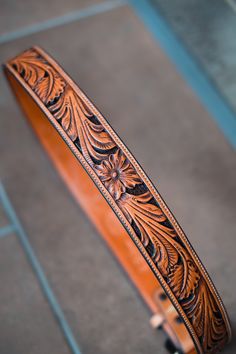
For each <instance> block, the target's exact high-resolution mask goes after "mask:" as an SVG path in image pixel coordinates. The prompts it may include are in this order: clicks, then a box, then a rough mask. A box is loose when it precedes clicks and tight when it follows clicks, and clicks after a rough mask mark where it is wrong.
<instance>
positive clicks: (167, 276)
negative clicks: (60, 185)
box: [5, 48, 231, 354]
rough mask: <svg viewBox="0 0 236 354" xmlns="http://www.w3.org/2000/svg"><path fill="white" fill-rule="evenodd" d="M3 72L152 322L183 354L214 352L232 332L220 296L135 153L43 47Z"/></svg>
mask: <svg viewBox="0 0 236 354" xmlns="http://www.w3.org/2000/svg"><path fill="white" fill-rule="evenodd" d="M5 73H6V75H7V78H8V80H9V82H10V84H11V86H12V88H13V91H14V93H15V95H16V97H17V99H18V101H19V102H20V104H21V106H22V108H23V110H24V112H25V113H26V116H27V118H28V120H29V121H30V123H31V125H32V127H33V128H34V130H35V132H36V134H37V136H38V137H39V139H40V141H41V143H42V144H43V146H44V147H45V149H46V150H47V152H48V154H49V155H50V157H51V159H52V161H53V163H54V165H55V166H56V168H57V169H58V171H59V172H60V174H61V176H62V177H63V179H64V181H65V182H66V184H67V186H68V187H69V189H70V190H71V192H72V194H73V195H74V197H75V198H76V200H77V201H78V202H79V204H80V205H81V206H82V207H83V209H84V210H85V212H86V213H87V215H88V217H89V218H90V219H91V221H92V222H93V223H94V224H95V225H96V227H97V229H98V231H99V232H100V234H101V235H102V236H103V238H104V239H105V240H106V242H107V243H108V245H109V246H110V248H111V249H112V251H113V252H114V254H115V255H116V257H117V258H118V259H119V261H120V263H121V264H122V265H123V267H124V268H125V269H126V271H127V273H128V274H129V276H130V278H131V279H132V281H133V282H134V284H135V285H136V287H137V288H138V290H139V292H140V294H141V295H142V297H143V298H144V300H145V301H146V303H147V305H148V306H149V308H150V309H151V311H152V313H153V316H152V318H151V324H152V326H153V327H159V326H162V327H163V329H164V330H165V331H166V332H167V334H168V336H169V337H170V338H171V340H172V342H173V343H174V345H175V346H176V348H177V349H178V350H180V351H181V352H182V353H186V354H196V353H216V352H217V351H218V350H219V349H221V348H222V347H223V346H224V345H225V343H226V342H228V341H229V338H230V333H231V332H230V325H229V321H228V318H227V315H226V312H225V310H224V307H223V305H222V302H221V300H220V298H219V295H218V294H217V293H216V290H215V288H214V286H213V284H212V282H211V280H210V278H209V276H208V275H207V273H206V272H205V270H204V268H203V267H202V265H201V263H200V261H199V259H198V258H197V256H196V254H195V253H194V251H193V250H192V248H191V246H190V244H189V242H188V241H187V239H186V236H185V235H184V234H183V232H182V230H181V229H180V228H179V226H178V224H177V223H176V221H175V219H174V218H173V216H172V214H171V213H170V211H169V210H168V208H167V207H166V206H165V204H164V202H163V200H162V199H161V197H160V196H159V195H158V193H157V192H156V190H155V189H154V187H153V186H152V185H151V183H150V181H149V180H148V179H147V177H146V176H145V174H144V172H143V171H142V170H141V168H140V166H139V165H138V164H137V162H136V161H135V160H134V158H133V156H132V155H131V154H130V152H129V151H128V150H127V149H126V147H125V146H124V145H123V144H122V143H121V141H120V140H119V139H118V137H117V136H116V135H115V133H114V132H113V130H112V129H111V128H110V126H109V125H108V123H107V122H106V121H105V119H104V118H103V117H102V116H101V115H100V113H99V112H98V111H97V110H96V108H95V107H94V106H93V105H92V104H91V102H90V101H89V100H88V98H87V97H86V96H85V95H84V94H83V93H82V92H81V91H80V90H79V89H78V87H76V85H75V84H74V83H73V82H72V81H71V79H70V78H69V77H68V76H67V75H66V74H65V73H64V72H63V71H62V69H61V68H60V67H59V66H58V65H57V64H56V63H55V62H54V61H53V60H52V59H51V58H50V57H49V56H48V55H47V54H46V53H45V52H43V51H42V50H41V49H39V48H34V49H30V50H28V51H26V52H24V53H23V54H21V55H19V56H18V57H16V58H14V59H13V60H11V61H9V62H8V63H7V64H6V66H5ZM45 73H46V74H45ZM61 100H62V101H61ZM95 118H96V119H95ZM98 147H99V148H98ZM99 159H100V160H99ZM98 160H99V161H98ZM95 184H96V185H95ZM137 186H139V187H137ZM140 186H141V187H142V188H143V191H141V189H140V188H141V187H140ZM138 188H139V189H138ZM150 196H151V198H152V199H150ZM134 223H135V224H136V227H135V226H134ZM137 228H138V229H139V230H137ZM147 240H148V241H147ZM147 242H148V244H147ZM150 247H152V249H151V251H150ZM155 247H156V249H155ZM164 252H165V253H164ZM164 256H166V258H163V257H164ZM168 262H169V263H168Z"/></svg>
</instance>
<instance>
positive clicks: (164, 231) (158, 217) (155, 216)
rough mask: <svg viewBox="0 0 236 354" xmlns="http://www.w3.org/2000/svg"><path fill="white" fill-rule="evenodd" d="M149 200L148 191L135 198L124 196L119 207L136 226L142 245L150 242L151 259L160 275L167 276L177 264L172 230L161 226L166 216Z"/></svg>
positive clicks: (150, 197)
mask: <svg viewBox="0 0 236 354" xmlns="http://www.w3.org/2000/svg"><path fill="white" fill-rule="evenodd" d="M151 199H152V196H151V194H150V192H149V191H147V192H145V193H144V194H141V195H137V196H134V195H125V196H124V197H123V198H121V200H120V201H119V205H120V207H121V209H122V211H123V212H124V214H125V215H126V216H127V217H128V218H129V219H131V220H133V221H134V222H135V224H136V225H137V227H138V229H139V231H140V234H141V241H142V243H143V245H144V246H145V247H147V246H148V244H149V242H150V241H151V243H152V245H153V254H152V258H153V260H154V262H155V263H156V264H157V267H158V268H159V269H160V271H161V272H162V274H163V275H164V276H167V275H168V273H169V270H170V268H172V267H173V266H174V265H176V264H177V262H178V258H179V255H178V252H177V250H176V247H175V240H174V238H173V237H174V233H173V230H172V229H170V228H169V227H167V226H165V225H163V224H162V222H164V221H166V216H165V215H164V214H163V212H162V210H161V209H160V208H159V207H158V206H157V205H153V204H151V203H148V201H150V200H151Z"/></svg>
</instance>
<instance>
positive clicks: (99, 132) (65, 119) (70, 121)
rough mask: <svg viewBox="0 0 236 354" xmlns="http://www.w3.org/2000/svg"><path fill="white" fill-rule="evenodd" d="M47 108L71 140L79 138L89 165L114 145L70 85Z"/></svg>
mask: <svg viewBox="0 0 236 354" xmlns="http://www.w3.org/2000/svg"><path fill="white" fill-rule="evenodd" d="M49 109H50V111H51V112H52V114H53V115H54V117H55V118H56V119H57V120H59V121H60V122H61V125H62V127H63V129H64V130H65V132H66V133H67V135H68V136H69V137H70V138H71V140H72V141H75V140H76V139H79V143H80V146H81V150H82V153H83V156H84V157H85V158H86V160H87V161H88V162H89V163H90V165H93V164H94V160H96V161H101V160H102V159H104V158H105V157H106V156H107V155H108V154H109V152H110V150H111V149H113V148H114V147H116V144H115V143H114V141H113V139H112V138H111V137H110V135H109V134H108V133H107V132H106V131H105V129H104V128H103V126H102V125H101V124H99V123H97V124H96V123H94V122H93V121H92V120H91V118H93V117H94V115H93V114H92V113H91V111H90V110H89V108H88V107H87V106H86V104H85V103H84V102H83V101H82V100H81V98H80V97H78V95H77V94H76V93H75V92H74V91H73V90H72V89H71V88H70V87H67V88H66V89H65V92H64V93H63V94H62V96H61V97H60V98H59V100H58V101H57V102H56V103H55V104H53V105H52V106H50V107H49Z"/></svg>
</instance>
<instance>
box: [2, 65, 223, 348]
mask: <svg viewBox="0 0 236 354" xmlns="http://www.w3.org/2000/svg"><path fill="white" fill-rule="evenodd" d="M13 63H14V62H13ZM7 69H8V70H9V71H8V72H7V75H8V78H9V80H10V82H11V84H12V86H13V89H14V92H15V94H16V95H17V98H18V99H19V101H20V103H21V105H22V107H23V109H24V111H25V112H26V114H27V117H28V119H29V120H30V122H31V124H32V125H33V127H34V129H35V131H36V133H37V134H38V136H39V138H40V140H41V142H42V144H43V145H44V147H45V148H46V149H47V151H48V153H49V155H50V156H51V158H52V160H53V161H54V164H55V165H56V167H57V168H58V170H59V171H60V173H61V175H62V177H63V178H64V180H65V181H66V183H67V185H68V187H69V188H70V190H71V192H72V193H73V195H74V196H75V198H76V199H77V200H78V201H79V203H80V204H81V205H82V206H83V208H84V210H85V211H86V213H87V214H88V216H89V217H90V219H91V220H92V221H93V223H94V224H95V225H96V226H97V228H98V230H99V231H100V233H101V234H102V235H103V237H104V238H105V239H106V241H107V243H108V244H109V246H110V247H111V249H112V250H113V252H114V253H115V254H116V256H117V258H118V259H119V260H120V262H121V263H122V264H123V266H124V268H125V269H126V271H127V272H128V274H129V275H130V277H131V278H132V280H133V282H134V283H135V285H136V286H137V288H138V289H139V291H140V293H141V294H142V296H143V297H144V299H145V300H146V302H147V304H148V305H149V307H150V308H151V310H152V311H153V313H154V314H157V313H158V314H159V315H161V316H162V317H163V320H164V321H165V322H164V323H162V324H163V327H164V328H165V330H166V331H167V332H168V333H169V335H170V336H171V338H172V340H173V341H174V342H175V344H176V346H177V347H180V348H181V349H182V350H183V351H184V353H196V350H195V349H193V342H192V340H191V337H190V335H189V334H188V332H187V329H186V327H185V324H184V323H179V322H178V321H176V319H177V318H178V313H177V311H176V310H175V308H174V307H173V305H172V303H171V301H170V300H169V299H168V298H166V299H165V300H163V299H162V294H163V293H164V292H163V289H162V286H160V283H159V281H158V279H157V277H156V276H155V275H154V273H153V271H152V270H151V268H150V266H149V265H148V263H147V262H146V260H145V259H144V258H143V257H142V256H141V255H140V252H139V250H138V248H137V247H136V246H135V244H134V242H133V241H132V240H131V238H130V235H129V233H128V232H127V230H126V229H125V227H124V226H123V225H122V224H121V222H120V220H119V219H118V218H117V216H116V214H115V213H114V211H113V209H112V208H111V207H110V205H109V204H108V203H107V201H106V200H105V199H104V197H103V196H102V194H101V193H100V191H99V190H98V189H97V187H96V186H95V185H94V183H93V182H92V180H91V179H90V177H89V176H88V175H87V173H86V172H85V170H84V168H83V167H82V166H81V165H80V163H79V162H78V161H77V159H76V158H75V156H74V155H73V154H72V153H71V150H70V149H69V148H68V146H67V145H66V144H65V142H64V141H63V140H62V138H61V137H60V135H59V134H58V132H57V131H56V129H55V128H54V127H53V126H52V125H51V124H50V123H49V120H48V119H47V118H46V114H45V109H43V105H38V103H35V102H34V100H33V99H32V97H31V96H30V95H29V94H28V93H27V91H26V86H24V83H22V82H20V81H21V79H20V78H19V77H18V76H17V74H15V73H14V71H13V70H12V69H10V66H8V67H7ZM12 74H14V76H15V77H13V76H12ZM15 78H17V80H15ZM28 91H29V90H28ZM32 96H33V94H32ZM33 98H34V97H33ZM43 110H44V112H43ZM88 172H89V171H88ZM104 215H105V217H104ZM111 225H112V226H111ZM193 258H194V255H193ZM208 285H209V287H210V286H211V284H210V283H209V284H208ZM172 290H173V289H172ZM211 291H212V289H211ZM168 295H169V293H168ZM210 301H213V300H211V298H210ZM202 306H203V304H201V303H199V308H201V307H202ZM214 306H215V303H214ZM224 315H225V314H224ZM206 320H207V318H204V319H203V321H206ZM208 320H209V318H208ZM209 326H210V324H209V323H206V325H205V324H204V328H205V330H207V328H208V327H209ZM221 326H223V324H221ZM219 328H220V327H219ZM221 333H222V332H221ZM224 333H225V335H226V332H224ZM208 335H209V333H204V336H205V338H206V339H207V340H208V338H207V336H208ZM204 336H203V337H202V338H203V344H204ZM225 339H226V337H225V338H224V340H222V336H221V340H220V342H221V343H220V346H222V345H223V342H225ZM180 343H181V345H180ZM198 350H199V352H201V351H200V349H199V348H198ZM216 351H217V346H216V347H215V348H214V347H212V348H209V351H208V349H206V348H205V349H204V352H209V353H210V352H212V353H213V352H216Z"/></svg>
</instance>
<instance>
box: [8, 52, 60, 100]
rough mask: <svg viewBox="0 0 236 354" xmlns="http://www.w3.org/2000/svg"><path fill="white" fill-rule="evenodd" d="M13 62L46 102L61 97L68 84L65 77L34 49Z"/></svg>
mask: <svg viewBox="0 0 236 354" xmlns="http://www.w3.org/2000/svg"><path fill="white" fill-rule="evenodd" d="M12 64H13V66H14V67H15V68H16V70H17V71H18V72H19V73H20V74H21V76H22V77H24V79H25V81H26V82H27V83H28V84H29V86H30V87H31V88H32V89H33V90H34V91H35V93H36V94H37V95H38V96H39V97H40V99H41V100H42V101H43V103H45V104H48V103H50V102H51V101H53V100H54V99H55V98H56V97H59V96H60V94H61V93H62V92H63V90H64V88H65V86H66V83H65V81H64V79H63V78H62V77H61V76H60V75H59V74H58V73H57V72H56V71H55V70H54V69H53V67H52V66H50V65H49V64H48V63H47V62H46V60H44V59H43V58H42V57H40V56H39V55H38V54H37V52H36V51H34V50H30V51H27V52H25V53H23V54H22V55H21V56H20V57H17V58H16V59H14V60H13V62H12Z"/></svg>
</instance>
